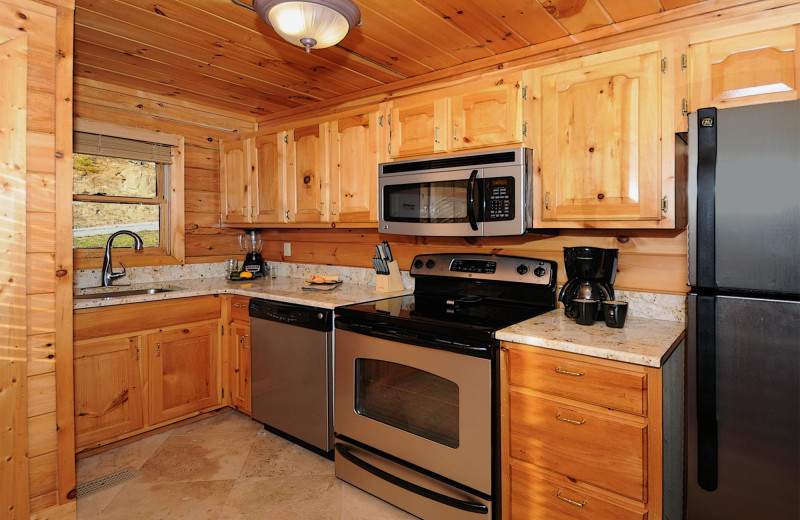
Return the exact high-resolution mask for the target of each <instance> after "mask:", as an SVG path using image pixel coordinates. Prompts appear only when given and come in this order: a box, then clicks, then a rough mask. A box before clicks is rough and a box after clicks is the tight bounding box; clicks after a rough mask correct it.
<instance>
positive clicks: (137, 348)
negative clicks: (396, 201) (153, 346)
mask: <svg viewBox="0 0 800 520" xmlns="http://www.w3.org/2000/svg"><path fill="white" fill-rule="evenodd" d="M136 359H137V360H138V359H139V347H136Z"/></svg>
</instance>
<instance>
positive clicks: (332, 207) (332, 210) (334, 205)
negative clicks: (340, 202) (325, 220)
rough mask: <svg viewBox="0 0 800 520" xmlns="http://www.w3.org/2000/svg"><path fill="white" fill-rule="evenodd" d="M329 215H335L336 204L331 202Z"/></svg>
mask: <svg viewBox="0 0 800 520" xmlns="http://www.w3.org/2000/svg"><path fill="white" fill-rule="evenodd" d="M331 215H336V203H335V202H331Z"/></svg>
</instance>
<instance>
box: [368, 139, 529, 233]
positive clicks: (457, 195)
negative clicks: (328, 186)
mask: <svg viewBox="0 0 800 520" xmlns="http://www.w3.org/2000/svg"><path fill="white" fill-rule="evenodd" d="M532 179H533V150H531V149H530V148H522V147H520V148H511V149H507V150H496V151H491V152H481V153H469V154H460V155H449V156H447V157H440V158H429V159H416V160H409V161H396V162H389V163H382V164H380V165H379V170H378V185H379V187H380V210H379V212H380V214H379V217H378V218H379V230H380V232H381V233H393V234H396V235H419V236H459V237H460V236H463V237H470V236H478V237H480V236H507V235H522V234H524V233H525V231H526V230H527V229H528V228H530V227H531V224H532V221H533V213H532V206H531V202H532V193H531V184H532Z"/></svg>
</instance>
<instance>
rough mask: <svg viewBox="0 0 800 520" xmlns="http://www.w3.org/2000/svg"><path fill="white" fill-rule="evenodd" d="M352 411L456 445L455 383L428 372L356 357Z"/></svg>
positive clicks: (456, 389)
mask: <svg viewBox="0 0 800 520" xmlns="http://www.w3.org/2000/svg"><path fill="white" fill-rule="evenodd" d="M355 376H356V377H355V379H356V403H355V405H356V407H355V408H356V413H358V414H359V415H363V416H364V417H369V418H370V419H374V420H376V421H380V422H382V423H384V424H388V425H389V426H394V427H395V428H399V429H401V430H405V431H407V432H410V433H413V434H414V435H419V436H420V437H424V438H426V439H429V440H432V441H434V442H438V443H439V444H443V445H445V446H448V447H450V448H457V447H458V385H457V384H456V383H454V382H452V381H449V380H447V379H444V378H442V377H439V376H437V375H435V374H431V373H430V372H425V371H424V370H419V369H417V368H412V367H409V366H406V365H400V364H398V363H391V362H388V361H381V360H378V359H364V358H359V359H356V374H355Z"/></svg>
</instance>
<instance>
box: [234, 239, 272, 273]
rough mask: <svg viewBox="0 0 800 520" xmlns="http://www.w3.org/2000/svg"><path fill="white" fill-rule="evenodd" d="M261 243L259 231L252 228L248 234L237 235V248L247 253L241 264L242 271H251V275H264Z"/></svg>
mask: <svg viewBox="0 0 800 520" xmlns="http://www.w3.org/2000/svg"><path fill="white" fill-rule="evenodd" d="M263 245H264V244H263V242H262V241H261V233H260V232H259V231H256V230H252V231H250V233H248V234H241V235H239V249H240V250H241V251H245V252H246V253H247V255H245V257H244V263H243V264H242V270H243V271H248V272H251V273H253V276H264V275H265V271H266V269H265V268H264V258H263V257H262V256H261V248H262V247H263Z"/></svg>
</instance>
